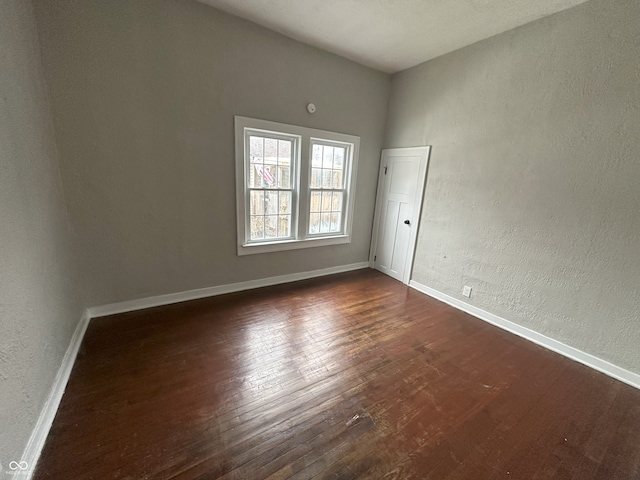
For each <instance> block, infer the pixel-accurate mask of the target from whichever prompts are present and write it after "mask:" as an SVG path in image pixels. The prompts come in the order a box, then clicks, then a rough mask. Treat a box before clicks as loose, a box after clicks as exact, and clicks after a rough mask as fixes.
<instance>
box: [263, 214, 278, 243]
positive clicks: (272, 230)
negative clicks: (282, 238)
mask: <svg viewBox="0 0 640 480" xmlns="http://www.w3.org/2000/svg"><path fill="white" fill-rule="evenodd" d="M264 236H265V238H276V237H277V236H278V216H277V215H267V216H266V217H264Z"/></svg>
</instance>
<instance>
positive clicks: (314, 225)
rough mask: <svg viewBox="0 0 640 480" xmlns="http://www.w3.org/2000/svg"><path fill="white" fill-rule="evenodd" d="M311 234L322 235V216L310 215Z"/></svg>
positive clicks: (317, 214)
mask: <svg viewBox="0 0 640 480" xmlns="http://www.w3.org/2000/svg"><path fill="white" fill-rule="evenodd" d="M309 233H320V214H319V213H312V214H311V215H309Z"/></svg>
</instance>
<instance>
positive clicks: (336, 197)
mask: <svg viewBox="0 0 640 480" xmlns="http://www.w3.org/2000/svg"><path fill="white" fill-rule="evenodd" d="M331 210H333V211H334V212H341V211H342V193H340V192H333V199H332V202H331Z"/></svg>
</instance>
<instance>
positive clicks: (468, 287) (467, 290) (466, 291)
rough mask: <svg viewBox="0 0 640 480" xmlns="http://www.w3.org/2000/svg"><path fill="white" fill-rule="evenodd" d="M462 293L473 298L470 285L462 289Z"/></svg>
mask: <svg viewBox="0 0 640 480" xmlns="http://www.w3.org/2000/svg"><path fill="white" fill-rule="evenodd" d="M462 295H463V296H465V297H467V298H471V287H470V286H468V285H465V286H464V288H463V289H462Z"/></svg>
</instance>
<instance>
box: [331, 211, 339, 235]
mask: <svg viewBox="0 0 640 480" xmlns="http://www.w3.org/2000/svg"><path fill="white" fill-rule="evenodd" d="M330 231H331V232H339V231H340V214H339V213H338V212H333V213H332V214H331V227H330Z"/></svg>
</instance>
